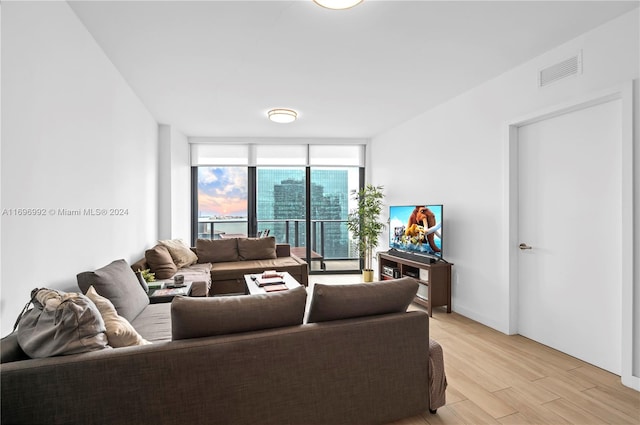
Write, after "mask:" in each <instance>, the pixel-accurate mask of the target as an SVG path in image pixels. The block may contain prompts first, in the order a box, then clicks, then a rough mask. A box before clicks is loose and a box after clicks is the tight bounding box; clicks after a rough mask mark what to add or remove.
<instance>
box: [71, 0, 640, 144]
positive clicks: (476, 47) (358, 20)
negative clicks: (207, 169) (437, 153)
mask: <svg viewBox="0 0 640 425" xmlns="http://www.w3.org/2000/svg"><path fill="white" fill-rule="evenodd" d="M69 4H70V5H71V7H72V8H73V10H74V11H75V13H76V14H77V16H78V17H79V18H80V20H81V21H82V22H83V23H84V25H85V26H86V27H87V29H88V30H89V32H90V33H91V34H92V35H93V36H94V37H95V39H96V40H97V42H98V43H99V44H100V46H101V47H102V49H103V50H104V51H105V53H106V54H107V56H108V57H109V58H110V59H111V61H112V62H113V64H114V65H115V66H116V67H117V68H118V69H119V70H120V72H121V73H122V75H123V76H124V78H125V79H126V80H127V81H128V83H129V84H130V85H131V87H132V88H133V90H134V91H135V92H136V93H137V94H138V96H139V97H140V99H142V101H143V102H144V104H145V105H146V106H147V108H148V109H149V111H150V112H151V113H152V114H153V116H154V117H155V118H156V119H157V120H158V122H160V123H164V124H170V125H173V126H175V128H177V129H178V130H180V131H181V132H183V133H184V134H185V135H187V136H210V137H373V136H375V135H377V134H379V133H380V132H382V131H385V130H387V129H389V128H391V127H393V126H395V125H398V124H400V123H402V122H404V121H406V120H408V119H410V118H413V117H415V116H416V115H418V114H420V113H422V112H424V111H426V110H428V109H429V108H432V107H433V106H435V105H438V104H439V103H442V102H444V101H446V100H448V99H450V98H452V97H454V96H456V95H458V94H460V93H463V92H465V91H466V90H468V89H470V88H472V87H474V86H476V85H478V84H480V83H482V82H484V81H487V80H489V79H491V78H493V77H495V76H497V75H499V74H501V73H503V72H505V71H507V70H509V69H511V68H513V67H514V66H516V65H519V64H521V63H523V62H525V61H527V60H529V59H530V58H532V57H535V56H537V55H539V54H541V53H543V52H545V51H547V50H550V49H551V48H553V47H555V46H557V45H559V44H561V43H563V42H565V41H568V40H570V39H572V38H574V37H576V36H578V35H580V34H582V33H584V32H586V31H588V30H590V29H592V28H594V27H596V26H598V25H600V24H602V23H604V22H606V21H608V20H611V19H613V18H615V17H617V16H619V15H621V14H623V13H625V12H627V11H629V10H631V9H633V8H634V7H637V6H638V1H631V2H630V1H621V2H617V1H602V2H600V1H552V2H541V1H533V2H524V1H493V2H484V1H467V2H461V1H408V2H404V1H374V0H365V1H364V3H362V4H361V5H359V6H357V7H355V8H353V9H349V10H345V11H333V10H327V9H323V8H321V7H319V6H316V5H315V4H314V3H313V2H312V1H311V0H304V1H303V0H297V1H253V2H249V1H193V2H187V1H141V2H131V1H127V2H125V1H114V2H106V1H105V2H101V1H79V2H69ZM273 107H286V108H293V109H296V110H297V111H299V113H300V117H299V119H298V121H296V122H295V123H293V124H288V125H285V124H275V123H272V122H270V121H268V120H267V118H266V112H267V110H268V109H270V108H273Z"/></svg>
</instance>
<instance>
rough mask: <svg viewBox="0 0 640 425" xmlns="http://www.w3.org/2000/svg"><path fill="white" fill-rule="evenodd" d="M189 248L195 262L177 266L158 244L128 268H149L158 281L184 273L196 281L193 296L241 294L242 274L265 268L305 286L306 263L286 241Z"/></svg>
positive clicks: (248, 241) (223, 242)
mask: <svg viewBox="0 0 640 425" xmlns="http://www.w3.org/2000/svg"><path fill="white" fill-rule="evenodd" d="M191 250H192V251H193V252H194V253H195V254H196V256H197V263H195V264H190V265H187V266H176V265H175V258H174V259H172V256H171V255H170V253H169V252H168V250H166V249H164V247H163V246H161V245H157V246H155V247H153V248H151V249H149V250H147V251H146V252H145V258H143V259H141V260H139V261H137V262H136V263H134V264H132V266H131V267H132V268H133V269H134V270H135V271H137V270H145V269H150V270H151V271H152V272H154V273H156V276H157V277H158V280H159V281H167V280H171V279H172V278H173V276H174V275H176V274H181V275H184V276H185V279H186V280H189V281H193V282H199V284H198V285H196V287H194V289H195V290H196V291H198V292H196V293H194V295H195V296H207V295H223V294H224V295H227V294H241V293H244V292H245V282H244V275H245V274H252V273H260V272H262V271H264V270H278V271H281V272H289V274H291V276H292V277H293V278H294V279H296V280H297V281H298V282H300V284H302V285H304V286H307V285H308V281H309V268H308V265H307V263H306V262H305V261H304V260H302V259H300V258H298V257H296V256H295V255H292V254H291V249H290V246H289V245H288V244H277V243H276V240H275V238H274V237H267V238H233V239H217V240H209V239H198V240H197V241H196V246H195V247H192V248H191ZM202 288H204V289H202Z"/></svg>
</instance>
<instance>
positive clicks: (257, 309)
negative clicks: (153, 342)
mask: <svg viewBox="0 0 640 425" xmlns="http://www.w3.org/2000/svg"><path fill="white" fill-rule="evenodd" d="M306 300H307V291H306V290H305V289H304V287H302V286H298V287H295V288H293V289H289V290H287V291H281V292H272V293H267V294H256V295H237V296H229V297H215V298H191V297H176V298H174V299H173V301H172V302H171V335H172V339H173V340H177V339H188V338H201V337H207V336H214V335H224V334H231V333H239V332H249V331H255V330H260V329H271V328H278V327H282V326H295V325H300V324H302V320H303V318H304V309H305V304H306Z"/></svg>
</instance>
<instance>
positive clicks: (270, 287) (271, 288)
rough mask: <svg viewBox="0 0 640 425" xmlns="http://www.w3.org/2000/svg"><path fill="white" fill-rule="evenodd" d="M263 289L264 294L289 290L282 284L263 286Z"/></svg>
mask: <svg viewBox="0 0 640 425" xmlns="http://www.w3.org/2000/svg"><path fill="white" fill-rule="evenodd" d="M263 289H264V290H265V292H277V291H286V290H287V289H289V288H287V285H285V284H284V283H281V284H278V285H267V286H263Z"/></svg>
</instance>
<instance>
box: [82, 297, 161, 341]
mask: <svg viewBox="0 0 640 425" xmlns="http://www.w3.org/2000/svg"><path fill="white" fill-rule="evenodd" d="M87 297H89V299H90V300H91V301H93V303H94V304H95V305H96V307H98V311H100V314H101V315H102V320H104V325H105V327H106V328H107V340H108V341H109V345H110V346H112V347H113V348H117V347H128V346H131V345H145V344H150V342H149V341H147V340H145V339H144V338H142V337H141V336H140V334H139V333H138V332H136V330H135V329H134V328H133V326H131V323H129V321H128V320H127V319H125V318H124V317H122V316H120V315H118V312H117V311H116V308H115V307H114V306H113V304H112V303H111V301H109V300H108V299H106V298H105V297H103V296H101V295H100V294H98V293H97V292H96V290H95V288H94V287H93V286H90V287H89V290H88V291H87Z"/></svg>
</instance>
